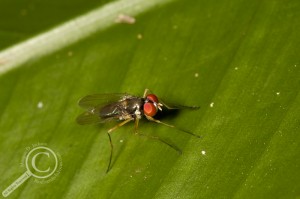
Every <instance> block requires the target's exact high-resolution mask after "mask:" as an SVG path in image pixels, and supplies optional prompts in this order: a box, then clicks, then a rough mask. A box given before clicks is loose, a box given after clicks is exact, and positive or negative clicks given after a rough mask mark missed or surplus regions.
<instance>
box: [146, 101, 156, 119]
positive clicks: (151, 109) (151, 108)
mask: <svg viewBox="0 0 300 199" xmlns="http://www.w3.org/2000/svg"><path fill="white" fill-rule="evenodd" d="M156 113H157V107H156V106H155V105H154V104H153V103H150V102H147V103H145V104H144V114H145V115H147V116H150V117H153V116H154V115H155V114H156Z"/></svg>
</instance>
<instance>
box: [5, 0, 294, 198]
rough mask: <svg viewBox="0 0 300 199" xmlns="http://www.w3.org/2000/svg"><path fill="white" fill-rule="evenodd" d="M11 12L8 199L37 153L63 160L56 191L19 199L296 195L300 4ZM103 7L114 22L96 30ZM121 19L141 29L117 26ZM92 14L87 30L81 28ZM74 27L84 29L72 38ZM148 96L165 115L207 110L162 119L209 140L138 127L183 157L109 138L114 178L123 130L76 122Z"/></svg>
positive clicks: (55, 4) (25, 192) (13, 4)
mask: <svg viewBox="0 0 300 199" xmlns="http://www.w3.org/2000/svg"><path fill="white" fill-rule="evenodd" d="M1 2H3V4H2V5H3V6H1V8H0V10H1V12H0V13H1V14H0V16H3V17H1V19H0V38H1V40H0V49H1V51H0V69H1V70H0V71H2V72H1V74H0V91H1V92H0V118H1V120H0V162H1V164H0V172H1V183H0V187H1V192H2V191H3V190H4V189H5V188H6V187H8V186H9V185H10V184H11V183H12V182H13V181H14V180H15V179H17V178H18V177H19V176H21V175H22V174H23V173H24V172H25V171H26V168H25V167H24V165H22V164H21V166H20V163H24V156H25V155H26V151H27V149H28V148H32V147H33V145H37V144H40V145H42V144H44V145H45V144H46V145H47V147H49V148H51V149H53V151H55V152H57V153H59V154H60V157H61V162H62V168H61V171H60V172H59V173H58V175H57V176H56V177H55V179H53V180H52V181H51V182H45V183H41V182H40V181H39V180H38V179H36V178H35V177H30V178H29V179H28V180H27V181H26V182H25V183H23V184H22V185H21V186H20V187H19V188H18V189H16V190H15V191H14V192H12V193H11V195H10V196H9V197H10V198H122V199H125V198H184V199H186V198H297V197H299V196H300V173H299V169H300V168H299V166H300V146H299V144H300V137H299V135H300V134H299V132H300V95H299V90H300V56H299V52H300V47H299V46H300V37H299V35H300V16H299V9H300V2H299V1H297V0H291V1H285V2H283V1H279V0H272V1H259V0H254V1H245V0H233V1H202V0H201V1H191V0H190V1H171V0H168V1H161V2H163V3H157V5H156V4H154V3H153V5H151V6H150V5H148V4H147V2H150V1H146V0H140V1H138V0H135V1H132V2H135V5H134V6H140V7H139V9H132V7H131V6H126V5H123V4H122V6H120V5H121V2H129V1H128V0H125V1H111V2H108V1H100V2H99V1H97V2H96V1H89V2H87V1H80V0H77V1H75V2H74V1H64V3H63V2H62V1H51V2H50V1H49V2H40V1H26V3H25V2H20V1H1ZM156 2H158V1H156ZM132 4H133V3H132ZM51 8H57V9H58V10H60V12H57V14H55V13H56V11H55V10H56V9H53V11H51ZM102 8H103V10H104V11H105V10H106V8H109V13H107V18H103V20H98V21H93V20H92V18H90V17H91V15H89V14H90V12H91V11H93V10H96V11H97V9H100V10H101V9H102ZM104 8H105V9H104ZM104 11H103V12H104ZM16 13H19V14H18V15H16ZM101 14H102V13H101ZM104 14H106V12H105V13H104ZM119 14H128V15H130V16H133V17H135V19H136V22H135V23H134V24H122V23H116V22H115V20H114V19H116V18H117V17H118V16H119ZM85 16H86V17H87V19H86V21H87V22H88V23H89V24H87V26H83V25H85V24H84V23H81V22H82V21H81V22H78V21H76V20H77V19H78V17H79V18H80V19H82V18H84V17H85ZM97 16H98V15H97ZM99 16H100V14H99ZM101 16H102V15H101ZM105 16H106V15H105ZM42 19H43V20H42ZM93 19H94V18H93ZM100 19H102V18H100ZM104 19H107V20H104ZM19 20H21V21H22V23H20V21H19ZM73 20H75V21H76V22H78V24H79V25H80V27H86V28H81V29H78V28H77V29H76V23H74V24H73V25H72V26H70V27H69V26H64V25H66V24H69V23H72V21H73ZM31 27H32V28H31ZM61 27H63V28H61ZM53 30H59V31H53ZM43 35H48V36H49V37H43ZM37 38H38V39H37ZM41 38H44V39H45V40H42V39H41ZM30 41H39V42H30ZM10 49H17V51H11V50H10ZM7 52H9V53H10V54H9V59H4V58H3V57H4V55H5V56H7ZM13 52H18V53H15V54H14V53H13ZM35 55H36V56H35ZM1 56H2V57H1ZM1 58H2V59H1ZM10 63H11V64H10ZM145 88H149V89H150V90H151V91H152V92H153V93H155V94H156V95H157V96H158V97H159V98H161V99H163V101H164V102H166V103H167V102H169V103H171V104H181V105H185V106H200V109H198V110H182V111H179V112H172V114H167V115H162V116H161V117H160V119H161V120H162V121H164V122H166V123H170V124H174V125H176V126H178V127H179V128H182V129H186V130H189V131H191V132H193V133H195V134H197V135H200V136H201V138H200V139H198V138H195V137H193V136H189V135H187V134H185V133H182V132H181V131H178V130H176V129H173V128H168V127H166V126H163V125H159V124H155V123H151V122H149V121H146V120H143V121H141V122H140V124H139V131H140V132H142V133H144V134H148V135H152V136H159V137H160V138H162V139H164V140H166V141H168V142H170V143H172V144H173V145H176V146H177V147H179V148H180V149H181V150H182V151H183V154H182V155H178V153H176V151H175V150H173V149H172V148H170V147H168V146H167V145H164V144H162V143H160V142H157V141H155V140H151V139H147V138H146V137H142V136H137V135H135V134H134V124H133V123H129V124H126V125H125V126H123V127H122V128H119V129H117V130H116V131H115V132H113V133H112V140H113V143H114V155H113V160H112V169H111V171H110V172H109V173H108V174H106V173H105V171H106V168H107V164H108V160H109V153H110V146H109V141H108V137H107V135H106V132H107V130H108V129H109V128H111V127H113V126H114V125H116V123H114V122H112V123H106V124H100V125H98V126H97V125H96V126H80V125H78V124H76V122H75V119H76V117H77V116H78V115H79V114H80V113H82V112H83V111H84V110H83V109H81V108H80V107H79V106H78V104H77V103H78V100H79V99H80V98H81V97H83V96H85V95H88V94H95V93H125V92H126V93H130V94H133V95H140V96H142V95H143V92H144V89H145ZM43 160H48V159H47V158H42V159H40V161H38V162H37V167H38V168H41V169H45V168H47V161H45V162H44V161H43Z"/></svg>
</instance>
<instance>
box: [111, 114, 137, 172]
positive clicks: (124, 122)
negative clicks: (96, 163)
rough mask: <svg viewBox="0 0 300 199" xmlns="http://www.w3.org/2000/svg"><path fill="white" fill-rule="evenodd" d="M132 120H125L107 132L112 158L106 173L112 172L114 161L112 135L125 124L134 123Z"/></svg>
mask: <svg viewBox="0 0 300 199" xmlns="http://www.w3.org/2000/svg"><path fill="white" fill-rule="evenodd" d="M132 120H133V118H130V119H127V120H125V121H123V122H121V123H119V124H117V125H116V126H114V127H113V128H111V129H109V130H108V131H107V135H108V139H109V143H110V157H109V163H108V167H107V170H106V173H108V172H109V170H110V165H111V160H112V156H113V149H114V146H113V143H112V141H111V136H110V133H111V132H113V131H114V130H116V129H117V128H119V127H121V126H123V125H124V124H126V123H128V122H130V121H132Z"/></svg>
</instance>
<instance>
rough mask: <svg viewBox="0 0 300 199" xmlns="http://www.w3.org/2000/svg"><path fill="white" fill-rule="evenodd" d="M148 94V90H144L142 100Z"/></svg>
mask: <svg viewBox="0 0 300 199" xmlns="http://www.w3.org/2000/svg"><path fill="white" fill-rule="evenodd" d="M149 92H150V90H149V89H148V88H146V89H145V91H144V95H143V98H145V97H146V95H147V94H148V93H149Z"/></svg>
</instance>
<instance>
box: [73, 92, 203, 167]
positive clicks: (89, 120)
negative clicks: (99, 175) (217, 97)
mask: <svg viewBox="0 0 300 199" xmlns="http://www.w3.org/2000/svg"><path fill="white" fill-rule="evenodd" d="M78 104H79V106H80V107H82V108H84V109H86V111H85V112H84V113H82V114H81V115H79V116H78V117H77V119H76V121H77V123H78V124H80V125H88V124H98V123H104V122H110V121H120V123H119V124H117V125H116V126H114V127H112V128H111V129H109V130H108V131H107V135H108V138H109V143H110V149H111V150H110V158H109V163H108V167H107V170H106V173H107V172H108V171H109V170H110V168H111V160H112V156H113V143H112V140H111V136H110V134H111V133H112V132H113V131H114V130H116V129H117V128H119V127H121V126H123V125H124V124H126V123H128V122H131V121H134V123H135V127H134V129H135V134H137V135H141V136H145V137H147V138H150V139H154V140H158V141H159V142H161V143H163V144H166V145H168V146H169V147H171V148H172V149H174V150H176V151H177V152H178V153H179V154H181V153H182V152H181V150H180V149H179V148H178V147H177V146H175V145H172V144H170V143H168V142H167V141H165V140H163V139H161V138H159V137H157V136H151V135H146V134H142V133H140V132H139V131H138V125H139V120H140V119H141V118H142V117H143V116H144V117H146V118H147V119H148V120H149V121H151V122H156V123H158V124H162V125H165V126H167V127H170V128H175V129H178V130H180V131H182V132H185V133H188V134H190V135H192V136H195V137H197V138H200V136H198V135H196V134H194V133H191V132H189V131H186V130H183V129H180V128H177V127H175V126H174V125H171V124H167V123H164V122H161V121H160V120H157V119H155V118H154V116H155V115H156V114H157V113H158V111H163V109H162V108H163V107H165V108H166V109H168V110H173V109H198V108H199V107H197V106H182V105H172V106H170V105H167V104H166V103H164V102H163V101H161V100H158V97H157V96H156V95H154V94H152V93H150V91H149V89H145V91H144V95H143V97H137V96H134V95H130V94H126V93H115V94H94V95H87V96H85V97H83V98H81V99H80V100H79V102H78Z"/></svg>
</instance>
